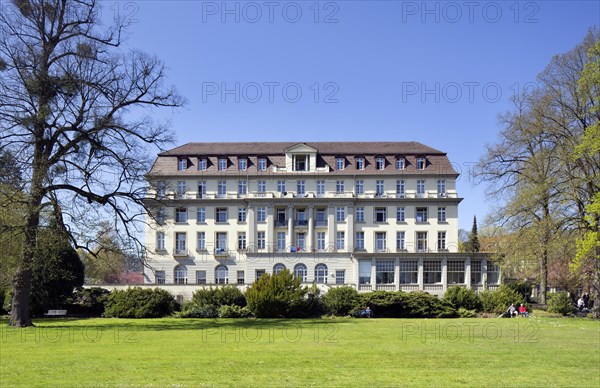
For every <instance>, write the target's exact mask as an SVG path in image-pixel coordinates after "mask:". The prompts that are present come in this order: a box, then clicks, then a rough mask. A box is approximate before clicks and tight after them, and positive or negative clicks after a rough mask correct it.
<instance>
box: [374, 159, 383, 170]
mask: <svg viewBox="0 0 600 388" xmlns="http://www.w3.org/2000/svg"><path fill="white" fill-rule="evenodd" d="M375 168H377V169H378V170H383V169H384V168H385V158H383V157H377V158H376V159H375Z"/></svg>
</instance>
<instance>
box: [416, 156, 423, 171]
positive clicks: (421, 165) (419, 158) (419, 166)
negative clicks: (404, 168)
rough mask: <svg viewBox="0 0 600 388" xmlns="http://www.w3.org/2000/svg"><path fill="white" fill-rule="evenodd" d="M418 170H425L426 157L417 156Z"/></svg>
mask: <svg viewBox="0 0 600 388" xmlns="http://www.w3.org/2000/svg"><path fill="white" fill-rule="evenodd" d="M417 170H425V158H424V157H418V158H417Z"/></svg>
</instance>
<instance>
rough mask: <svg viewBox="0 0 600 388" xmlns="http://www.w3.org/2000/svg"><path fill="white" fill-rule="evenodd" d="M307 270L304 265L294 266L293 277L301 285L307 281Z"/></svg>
mask: <svg viewBox="0 0 600 388" xmlns="http://www.w3.org/2000/svg"><path fill="white" fill-rule="evenodd" d="M307 275H308V270H307V269H306V266H305V265H304V264H296V265H295V266H294V276H295V277H297V278H300V280H301V281H302V282H303V283H306V282H307V281H308V276H307Z"/></svg>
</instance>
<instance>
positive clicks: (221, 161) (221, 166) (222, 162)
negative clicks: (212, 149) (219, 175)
mask: <svg viewBox="0 0 600 388" xmlns="http://www.w3.org/2000/svg"><path fill="white" fill-rule="evenodd" d="M226 169H227V158H219V171H224V170H226Z"/></svg>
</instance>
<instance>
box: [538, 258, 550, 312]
mask: <svg viewBox="0 0 600 388" xmlns="http://www.w3.org/2000/svg"><path fill="white" fill-rule="evenodd" d="M547 288H548V249H546V248H545V247H544V250H543V252H542V256H541V257H540V299H539V303H541V304H546V289H547Z"/></svg>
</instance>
